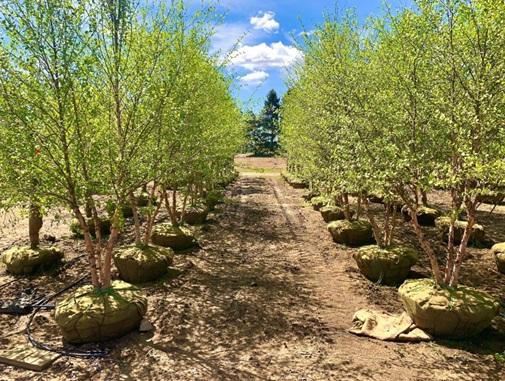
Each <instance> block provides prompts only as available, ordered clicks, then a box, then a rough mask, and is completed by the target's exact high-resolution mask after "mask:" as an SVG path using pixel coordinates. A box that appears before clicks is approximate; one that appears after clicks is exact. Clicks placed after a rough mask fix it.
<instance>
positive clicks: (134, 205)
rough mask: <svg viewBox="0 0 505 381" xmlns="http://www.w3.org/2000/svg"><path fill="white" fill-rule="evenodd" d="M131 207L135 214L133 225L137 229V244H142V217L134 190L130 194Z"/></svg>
mask: <svg viewBox="0 0 505 381" xmlns="http://www.w3.org/2000/svg"><path fill="white" fill-rule="evenodd" d="M128 198H129V202H130V208H132V214H133V225H134V231H135V245H140V244H141V243H142V240H141V235H140V218H139V213H138V208H137V199H136V198H135V195H134V194H133V192H130V194H129V196H128Z"/></svg>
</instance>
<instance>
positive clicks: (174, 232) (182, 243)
mask: <svg viewBox="0 0 505 381" xmlns="http://www.w3.org/2000/svg"><path fill="white" fill-rule="evenodd" d="M151 242H152V243H153V244H154V245H158V246H163V247H170V248H172V249H173V250H186V249H190V248H192V247H194V246H196V244H197V242H196V239H195V237H194V235H193V232H192V231H191V229H189V228H188V227H187V226H184V225H179V226H174V225H172V224H171V223H165V224H159V225H156V226H155V227H154V229H153V234H152V237H151Z"/></svg>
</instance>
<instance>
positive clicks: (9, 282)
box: [0, 279, 16, 290]
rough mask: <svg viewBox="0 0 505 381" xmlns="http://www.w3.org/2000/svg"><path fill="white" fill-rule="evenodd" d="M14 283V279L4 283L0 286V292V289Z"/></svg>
mask: <svg viewBox="0 0 505 381" xmlns="http://www.w3.org/2000/svg"><path fill="white" fill-rule="evenodd" d="M15 281H16V279H13V280H10V281H8V282H5V283H4V284H0V290H1V289H2V288H5V287H7V286H8V285H9V284H12V283H14V282H15Z"/></svg>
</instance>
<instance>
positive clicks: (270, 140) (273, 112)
mask: <svg viewBox="0 0 505 381" xmlns="http://www.w3.org/2000/svg"><path fill="white" fill-rule="evenodd" d="M279 109H280V99H279V97H278V96H277V93H276V92H275V90H270V91H269V93H268V95H267V99H266V100H265V105H264V107H263V110H262V111H261V114H260V115H259V116H258V117H255V118H250V120H249V126H250V134H249V138H250V142H251V147H252V150H253V151H254V154H255V155H256V156H273V155H275V154H276V153H277V151H278V149H279Z"/></svg>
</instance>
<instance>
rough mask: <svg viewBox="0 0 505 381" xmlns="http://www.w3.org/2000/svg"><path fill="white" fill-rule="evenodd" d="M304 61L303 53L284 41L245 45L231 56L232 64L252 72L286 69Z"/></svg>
mask: <svg viewBox="0 0 505 381" xmlns="http://www.w3.org/2000/svg"><path fill="white" fill-rule="evenodd" d="M301 59H303V53H302V52H301V51H300V50H298V49H297V48H296V47H294V46H292V45H284V44H283V43H282V41H279V42H273V43H272V44H266V43H264V42H263V43H261V44H258V45H243V46H241V47H240V48H239V49H237V51H235V52H234V53H233V54H232V55H231V64H232V65H234V66H240V67H243V68H244V69H247V70H251V71H258V70H263V71H264V70H266V69H268V68H285V67H288V66H291V65H293V64H294V63H295V62H297V61H300V60H301Z"/></svg>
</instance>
